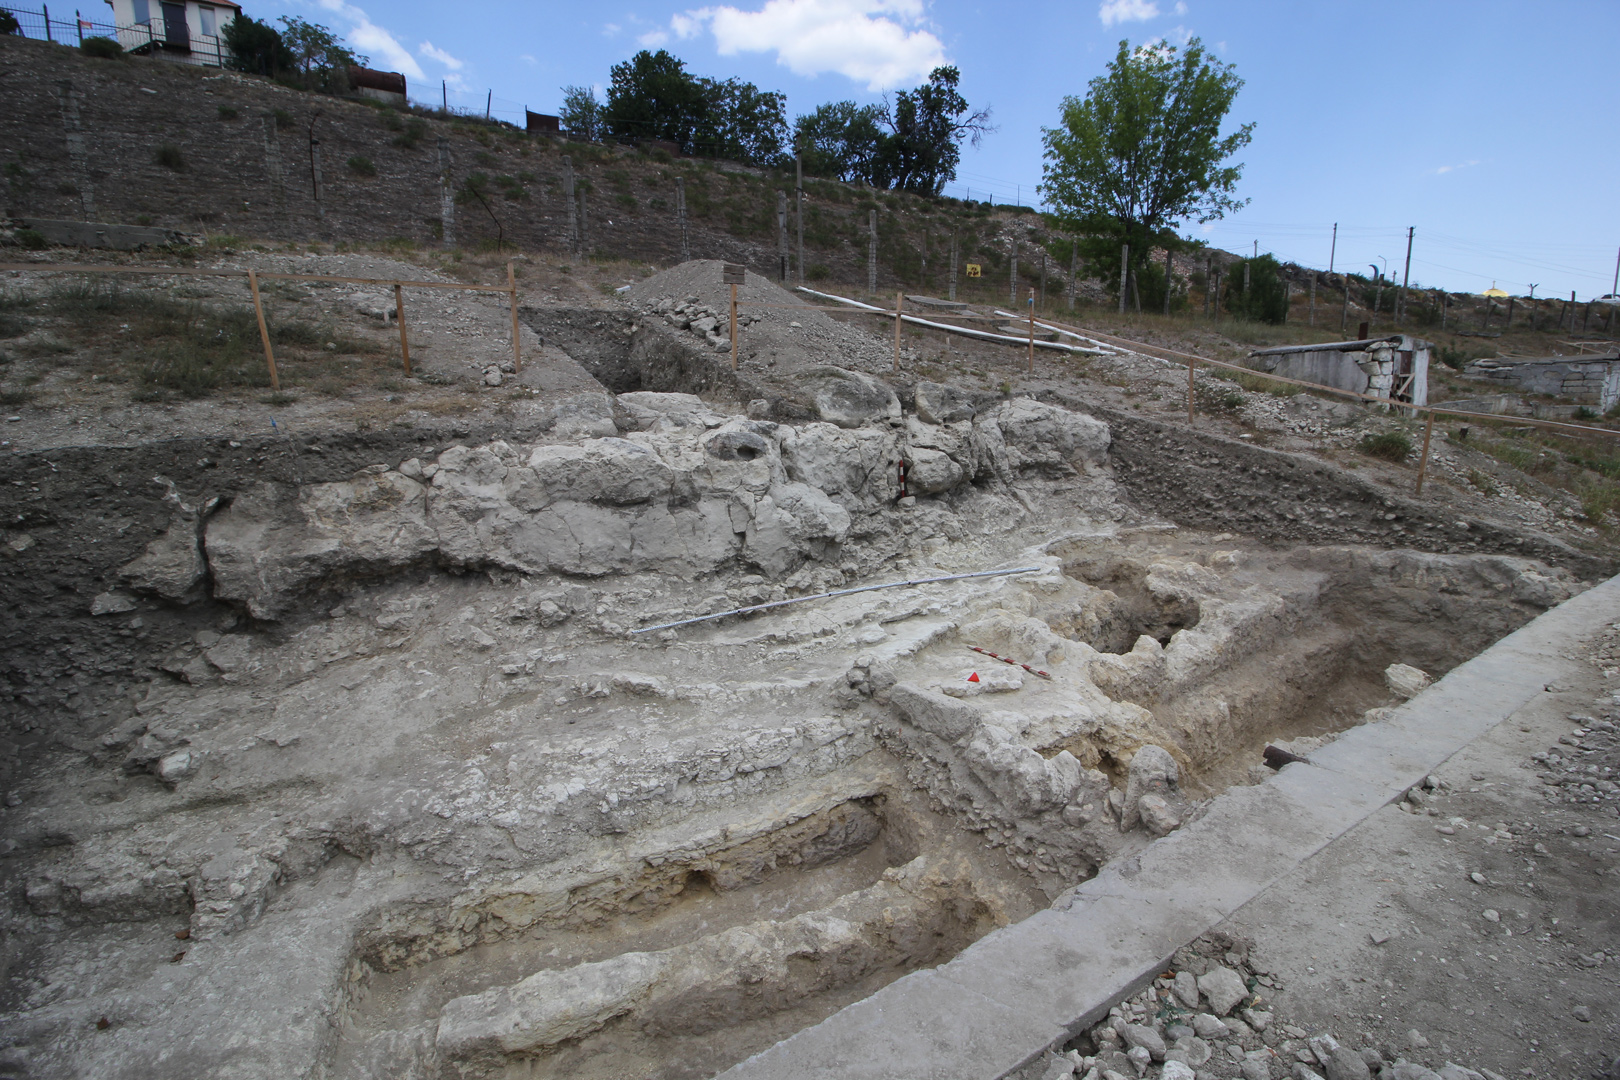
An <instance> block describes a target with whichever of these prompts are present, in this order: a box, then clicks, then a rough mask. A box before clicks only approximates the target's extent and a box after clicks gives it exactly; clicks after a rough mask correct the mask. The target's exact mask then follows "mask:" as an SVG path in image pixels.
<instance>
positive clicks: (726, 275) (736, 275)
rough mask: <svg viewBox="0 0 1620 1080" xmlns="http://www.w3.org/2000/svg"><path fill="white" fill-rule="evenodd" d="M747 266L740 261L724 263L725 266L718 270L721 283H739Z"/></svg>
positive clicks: (746, 271)
mask: <svg viewBox="0 0 1620 1080" xmlns="http://www.w3.org/2000/svg"><path fill="white" fill-rule="evenodd" d="M747 273H748V268H747V267H745V266H743V265H742V264H741V263H726V268H725V269H724V270H722V271H721V272H720V282H721V284H723V285H741V284H742V283H743V279H744V277H745V276H746V275H747Z"/></svg>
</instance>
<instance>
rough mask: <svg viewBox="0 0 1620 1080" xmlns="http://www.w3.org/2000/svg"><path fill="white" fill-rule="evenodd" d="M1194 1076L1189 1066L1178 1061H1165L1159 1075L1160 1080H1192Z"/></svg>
mask: <svg viewBox="0 0 1620 1080" xmlns="http://www.w3.org/2000/svg"><path fill="white" fill-rule="evenodd" d="M1195 1076H1196V1074H1195V1073H1194V1072H1193V1070H1192V1068H1191V1066H1188V1065H1186V1064H1183V1063H1182V1062H1180V1061H1166V1062H1165V1063H1164V1070H1163V1071H1162V1072H1160V1073H1159V1078H1160V1080H1194V1077H1195Z"/></svg>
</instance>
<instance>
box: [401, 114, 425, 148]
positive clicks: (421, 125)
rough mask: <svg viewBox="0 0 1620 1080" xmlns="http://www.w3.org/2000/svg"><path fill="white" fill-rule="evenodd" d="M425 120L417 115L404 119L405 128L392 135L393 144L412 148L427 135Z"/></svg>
mask: <svg viewBox="0 0 1620 1080" xmlns="http://www.w3.org/2000/svg"><path fill="white" fill-rule="evenodd" d="M427 133H428V126H427V121H426V120H423V119H421V118H419V117H412V118H411V119H409V120H407V121H405V130H404V131H402V132H400V133H399V134H398V135H397V136H395V137H394V145H395V146H400V147H404V148H405V149H406V150H414V149H416V147H417V144H418V143H420V142H421V141H422V140H423V139H424V138H426V137H427Z"/></svg>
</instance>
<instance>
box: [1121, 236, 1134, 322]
mask: <svg viewBox="0 0 1620 1080" xmlns="http://www.w3.org/2000/svg"><path fill="white" fill-rule="evenodd" d="M1130 269H1131V245H1129V244H1121V245H1120V246H1119V313H1120V314H1121V315H1123V314H1125V283H1126V281H1127V279H1128V275H1129V274H1130Z"/></svg>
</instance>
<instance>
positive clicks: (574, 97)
mask: <svg viewBox="0 0 1620 1080" xmlns="http://www.w3.org/2000/svg"><path fill="white" fill-rule="evenodd" d="M562 92H563V103H562V122H563V127H565V128H567V129H568V131H569V133H570V134H574V135H580V136H583V137H584V138H587V139H590V140H592V141H595V140H597V139H600V138H601V137H602V134H603V127H602V103H601V102H600V101H597V100H596V91H595V90H592V89H591V88H590V87H588V86H565V87H563V88H562Z"/></svg>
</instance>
